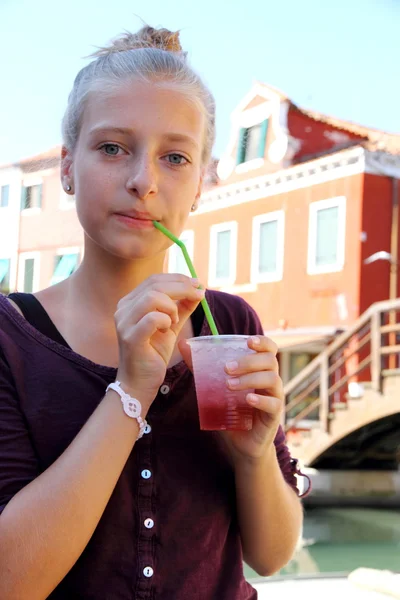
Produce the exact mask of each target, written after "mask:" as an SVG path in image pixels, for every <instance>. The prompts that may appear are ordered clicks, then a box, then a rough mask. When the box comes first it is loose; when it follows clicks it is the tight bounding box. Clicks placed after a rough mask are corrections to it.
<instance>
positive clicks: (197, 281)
mask: <svg viewBox="0 0 400 600" xmlns="http://www.w3.org/2000/svg"><path fill="white" fill-rule="evenodd" d="M191 282H192V285H194V287H198V286H199V285H200V281H199V280H198V279H195V278H193V279H191Z"/></svg>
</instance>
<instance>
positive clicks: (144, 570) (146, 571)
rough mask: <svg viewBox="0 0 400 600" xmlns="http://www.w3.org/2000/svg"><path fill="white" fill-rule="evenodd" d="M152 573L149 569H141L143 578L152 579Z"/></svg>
mask: <svg viewBox="0 0 400 600" xmlns="http://www.w3.org/2000/svg"><path fill="white" fill-rule="evenodd" d="M153 573H154V571H153V569H152V568H151V567H145V568H144V569H143V575H144V576H145V577H153Z"/></svg>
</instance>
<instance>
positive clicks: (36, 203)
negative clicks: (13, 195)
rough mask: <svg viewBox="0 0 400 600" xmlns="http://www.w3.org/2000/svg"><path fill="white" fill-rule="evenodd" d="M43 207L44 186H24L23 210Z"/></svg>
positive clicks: (22, 196)
mask: <svg viewBox="0 0 400 600" xmlns="http://www.w3.org/2000/svg"><path fill="white" fill-rule="evenodd" d="M41 207H42V184H38V185H30V186H26V187H25V186H23V187H22V192H21V210H27V209H29V208H41Z"/></svg>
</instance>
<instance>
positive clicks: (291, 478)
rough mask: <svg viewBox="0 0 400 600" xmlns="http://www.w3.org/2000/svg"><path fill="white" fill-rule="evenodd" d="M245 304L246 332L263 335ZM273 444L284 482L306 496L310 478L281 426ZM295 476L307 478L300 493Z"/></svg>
mask: <svg viewBox="0 0 400 600" xmlns="http://www.w3.org/2000/svg"><path fill="white" fill-rule="evenodd" d="M245 304H246V306H247V322H246V333H247V334H248V335H264V330H263V327H262V325H261V321H260V319H259V316H258V315H257V313H256V312H255V310H254V309H253V308H252V307H251V306H250V305H249V304H247V303H245ZM274 444H275V449H276V456H277V458H278V462H279V466H280V468H281V471H282V474H283V476H284V478H285V480H286V482H287V483H288V484H289V485H290V486H291V487H292V488H293V490H294V491H295V492H296V494H297V495H298V496H299V498H304V497H305V496H308V494H309V493H310V491H311V480H310V478H309V476H308V475H306V474H304V473H302V471H301V470H300V469H299V465H298V460H297V459H296V458H292V456H291V454H290V451H289V448H288V446H287V444H286V436H285V433H284V431H283V429H282V427H281V426H279V428H278V432H277V434H276V437H275V440H274ZM297 476H298V477H304V478H305V479H306V480H307V485H306V489H305V491H304V492H303V493H302V494H300V491H299V488H298V487H297Z"/></svg>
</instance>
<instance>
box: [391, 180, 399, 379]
mask: <svg viewBox="0 0 400 600" xmlns="http://www.w3.org/2000/svg"><path fill="white" fill-rule="evenodd" d="M391 180H392V223H391V232H390V254H391V256H392V260H391V264H390V284H389V298H390V300H395V299H396V298H397V285H398V271H399V264H398V258H399V257H398V248H399V194H398V180H397V178H396V177H392V178H391ZM396 317H397V313H396V311H395V310H391V311H390V312H389V324H390V325H395V324H396ZM396 337H397V336H396V332H393V333H389V346H395V345H396ZM396 363H397V357H396V355H395V354H390V355H389V369H395V368H396V367H397V364H396Z"/></svg>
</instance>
